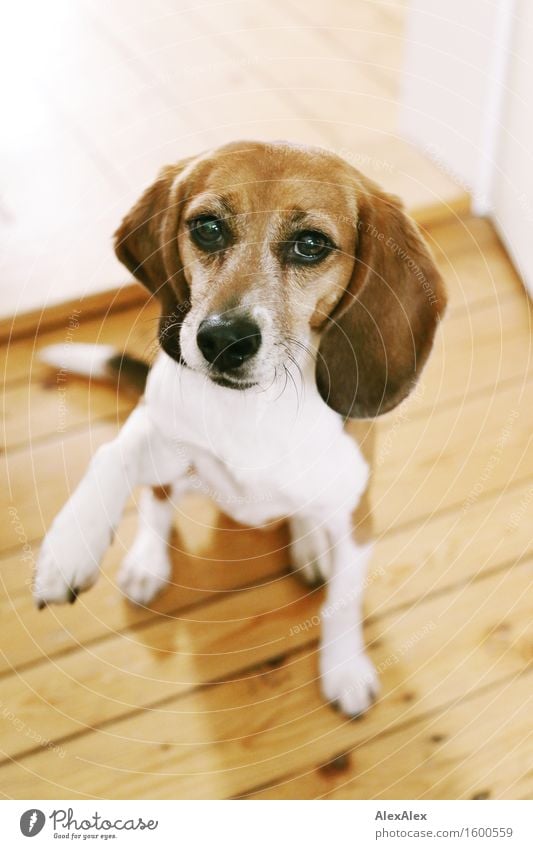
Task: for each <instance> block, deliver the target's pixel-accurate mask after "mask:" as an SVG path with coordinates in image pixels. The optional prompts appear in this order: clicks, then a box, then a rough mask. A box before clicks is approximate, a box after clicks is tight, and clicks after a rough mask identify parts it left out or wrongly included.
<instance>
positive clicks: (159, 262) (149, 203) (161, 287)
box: [115, 159, 191, 303]
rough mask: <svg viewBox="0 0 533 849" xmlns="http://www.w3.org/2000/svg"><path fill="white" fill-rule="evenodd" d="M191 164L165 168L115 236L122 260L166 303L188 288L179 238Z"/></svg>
mask: <svg viewBox="0 0 533 849" xmlns="http://www.w3.org/2000/svg"><path fill="white" fill-rule="evenodd" d="M190 161H191V160H189V159H187V160H183V161H181V162H179V163H177V164H176V165H172V166H168V167H166V168H163V169H162V171H161V172H160V173H159V176H158V178H157V180H156V181H155V183H153V184H152V185H151V186H150V188H148V189H147V190H146V191H145V192H144V194H143V195H142V196H141V197H140V199H139V200H138V201H137V203H136V204H135V205H134V206H133V208H132V209H131V210H130V211H129V212H128V214H127V215H126V216H125V218H124V220H123V221H122V224H121V225H120V227H119V228H118V230H117V231H116V233H115V253H116V255H117V257H118V258H119V260H120V261H121V262H122V263H123V264H124V265H125V266H126V268H127V269H128V270H129V271H130V272H131V273H132V274H133V276H134V277H136V278H137V280H139V281H140V282H141V283H143V284H144V285H145V286H146V288H147V289H149V290H150V292H152V294H154V295H156V296H157V297H158V298H159V299H160V300H161V301H162V302H163V303H165V302H167V301H170V300H172V299H173V300H174V301H175V300H176V298H177V297H178V299H179V297H180V295H183V292H182V291H181V290H182V289H183V287H184V285H185V283H184V280H183V275H182V268H181V262H180V258H179V252H178V243H177V238H176V236H177V225H178V219H179V214H180V205H181V201H182V189H183V186H182V181H181V180H180V177H181V174H182V172H183V170H184V168H185V167H186V166H187V165H188V163H189V162H190Z"/></svg>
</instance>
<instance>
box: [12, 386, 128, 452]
mask: <svg viewBox="0 0 533 849" xmlns="http://www.w3.org/2000/svg"><path fill="white" fill-rule="evenodd" d="M4 403H5V411H6V414H5V417H4V439H5V442H4V449H7V450H9V449H17V448H20V447H22V446H24V445H27V444H28V443H29V442H30V443H31V444H32V445H33V446H34V447H35V445H36V444H37V442H38V441H39V440H40V439H42V438H43V437H44V438H48V437H50V436H52V437H53V436H54V434H57V435H60V434H64V433H65V432H66V431H68V430H72V429H76V428H79V426H80V425H86V424H87V422H88V421H89V420H90V421H93V422H94V421H98V420H100V419H103V418H105V419H110V420H113V419H115V420H117V421H123V419H124V415H125V414H126V413H127V412H130V411H131V410H132V409H133V407H134V406H135V403H136V399H135V398H132V397H131V395H128V393H124V392H117V391H116V389H115V387H114V386H113V385H112V384H110V385H107V384H105V383H103V382H102V383H100V382H98V381H95V380H92V381H90V382H89V383H84V382H83V381H81V380H67V379H66V378H65V379H63V378H60V379H59V382H58V379H57V375H54V374H53V373H51V374H50V377H49V378H48V379H47V380H46V383H45V384H44V385H43V384H38V383H33V382H32V383H28V384H27V385H26V386H24V385H23V384H18V385H17V386H14V387H12V388H11V389H8V390H7V391H6V393H5V396H4Z"/></svg>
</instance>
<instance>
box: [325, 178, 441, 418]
mask: <svg viewBox="0 0 533 849" xmlns="http://www.w3.org/2000/svg"><path fill="white" fill-rule="evenodd" d="M360 181H361V182H360V190H359V195H358V221H357V244H356V255H355V262H354V268H353V272H352V277H351V279H350V281H349V284H348V286H347V288H346V290H345V292H344V294H343V295H342V297H341V299H340V301H339V303H338V304H337V306H336V307H335V309H334V310H333V312H332V314H331V315H330V317H329V319H328V321H327V323H326V325H325V327H324V330H323V333H322V338H321V342H320V347H319V351H318V358H317V366H316V380H317V386H318V389H319V392H320V394H321V396H322V398H323V399H324V400H325V401H326V403H327V404H328V405H329V406H330V407H332V408H333V409H334V410H335V411H336V412H338V413H340V414H341V415H343V416H345V417H349V418H370V417H374V416H378V415H380V414H382V413H386V412H387V411H388V410H391V409H392V408H393V407H395V406H396V405H397V404H399V402H400V401H401V400H402V399H403V398H405V397H406V395H408V393H409V392H410V390H411V389H412V388H413V386H414V384H415V383H416V380H417V379H418V377H419V375H420V372H421V370H422V367H423V365H424V363H425V361H426V359H427V356H428V354H429V352H430V350H431V345H432V342H433V337H434V335H435V330H436V327H437V323H438V320H439V317H440V316H441V315H442V313H443V311H444V307H445V305H446V296H445V292H444V286H443V283H442V280H441V277H440V274H439V272H438V271H437V268H436V267H435V263H434V261H433V259H432V257H431V254H430V252H429V249H428V247H427V245H426V244H425V242H424V240H423V238H422V236H421V234H420V232H419V230H418V227H417V225H416V224H415V222H414V221H412V220H411V219H410V218H409V217H408V216H407V215H406V214H405V212H404V211H403V209H402V205H401V203H400V201H399V200H398V198H396V197H393V196H392V195H388V194H386V193H385V192H382V191H381V190H380V189H379V188H378V186H376V185H375V184H374V183H373V182H371V181H370V180H366V178H363V177H362V176H361V177H360Z"/></svg>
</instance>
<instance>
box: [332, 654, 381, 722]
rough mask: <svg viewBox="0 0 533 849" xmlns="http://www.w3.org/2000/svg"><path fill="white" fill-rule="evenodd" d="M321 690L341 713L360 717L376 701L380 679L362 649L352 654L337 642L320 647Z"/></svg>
mask: <svg viewBox="0 0 533 849" xmlns="http://www.w3.org/2000/svg"><path fill="white" fill-rule="evenodd" d="M320 677H321V687H322V693H323V694H324V696H325V698H326V699H327V700H328V701H329V702H332V703H333V704H335V705H336V706H337V707H338V708H339V709H340V710H342V712H343V713H345V714H347V715H348V716H351V717H357V716H360V715H361V714H362V713H364V712H365V711H366V710H368V708H369V707H370V706H371V705H372V703H373V702H374V701H375V699H376V697H377V695H378V693H379V679H378V675H377V672H376V670H375V668H374V665H373V663H372V661H371V660H370V659H369V658H368V657H367V655H366V654H365V653H364V652H360V653H359V654H356V655H354V654H353V653H349V652H347V650H346V647H345V646H343V645H342V641H341V643H340V644H336V643H333V644H330V645H327V646H322V649H321V654H320Z"/></svg>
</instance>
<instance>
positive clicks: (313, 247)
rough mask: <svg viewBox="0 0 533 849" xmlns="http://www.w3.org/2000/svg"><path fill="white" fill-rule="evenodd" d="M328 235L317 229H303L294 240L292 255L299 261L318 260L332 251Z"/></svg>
mask: <svg viewBox="0 0 533 849" xmlns="http://www.w3.org/2000/svg"><path fill="white" fill-rule="evenodd" d="M331 248H332V245H331V242H330V241H329V239H328V237H327V236H325V235H324V234H323V233H319V232H318V231H317V230H303V231H302V232H301V233H297V234H296V236H295V237H294V239H293V240H292V250H291V252H292V257H293V259H295V260H296V261H297V262H317V261H318V260H320V259H323V258H324V257H325V256H326V254H329V253H330V251H331Z"/></svg>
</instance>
